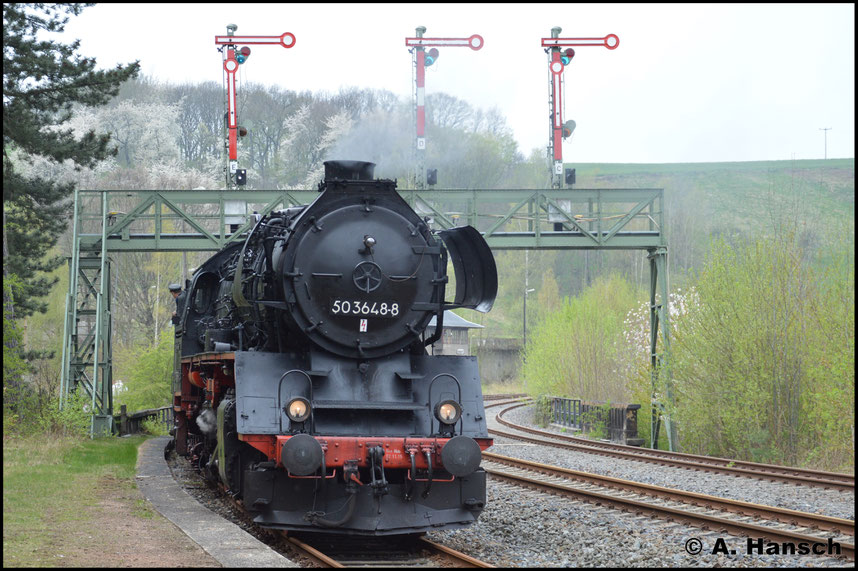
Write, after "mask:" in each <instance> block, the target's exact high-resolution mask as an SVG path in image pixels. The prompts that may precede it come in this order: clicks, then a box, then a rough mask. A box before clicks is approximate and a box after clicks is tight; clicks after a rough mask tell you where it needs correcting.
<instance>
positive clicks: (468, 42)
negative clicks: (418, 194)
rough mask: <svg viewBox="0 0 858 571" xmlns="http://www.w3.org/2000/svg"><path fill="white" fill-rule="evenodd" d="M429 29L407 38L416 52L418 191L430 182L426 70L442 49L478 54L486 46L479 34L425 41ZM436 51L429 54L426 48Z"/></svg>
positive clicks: (415, 92) (423, 27)
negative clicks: (427, 173) (427, 154)
mask: <svg viewBox="0 0 858 571" xmlns="http://www.w3.org/2000/svg"><path fill="white" fill-rule="evenodd" d="M425 33H426V27H425V26H420V27H418V28H417V36H416V37H414V38H405V45H406V46H407V47H409V48H413V49H411V50H409V51H411V52H412V53H413V54H414V60H413V63H412V66H413V68H414V69H415V74H414V77H415V82H414V109H415V111H414V114H415V117H416V125H417V130H416V133H417V135H416V138H415V149H416V150H415V153H416V156H417V175H416V178H417V181H416V188H417V189H418V190H422V189H423V188H425V187H424V185H425V184H426V183H427V179H426V107H425V105H426V103H425V96H426V68H427V67H428V66H430V65H432V64H433V63H435V60H437V59H438V48H439V47H451V48H456V47H458V48H464V47H467V48H471V49H472V50H474V51H477V50H479V49H481V48H482V47H483V44H484V43H485V42H484V41H483V37H482V36H480V35H479V34H474V35H473V36H471V37H469V38H424V37H423V34H425ZM427 47H428V48H432V49H430V50H429V51H428V52H427V51H426V50H425V48H427ZM428 183H429V184H430V185H433V184H435V173H434V172H433V177H432V180H430V181H428Z"/></svg>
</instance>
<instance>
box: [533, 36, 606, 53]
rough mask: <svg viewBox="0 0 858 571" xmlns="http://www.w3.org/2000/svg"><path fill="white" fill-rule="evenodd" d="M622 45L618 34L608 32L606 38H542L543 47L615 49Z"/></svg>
mask: <svg viewBox="0 0 858 571" xmlns="http://www.w3.org/2000/svg"><path fill="white" fill-rule="evenodd" d="M619 45H620V38H618V37H617V35H616V34H608V35H607V36H605V37H604V38H542V47H543V48H565V47H573V46H605V47H606V48H608V49H609V50H615V49H617V48H618V47H619Z"/></svg>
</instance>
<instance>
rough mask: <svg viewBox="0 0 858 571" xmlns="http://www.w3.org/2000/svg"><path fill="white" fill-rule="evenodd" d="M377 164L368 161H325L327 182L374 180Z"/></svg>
mask: <svg viewBox="0 0 858 571" xmlns="http://www.w3.org/2000/svg"><path fill="white" fill-rule="evenodd" d="M373 169H375V163H368V162H366V161H325V180H326V181H327V180H331V179H334V178H338V179H345V180H372V175H373Z"/></svg>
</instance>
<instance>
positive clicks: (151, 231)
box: [61, 189, 676, 450]
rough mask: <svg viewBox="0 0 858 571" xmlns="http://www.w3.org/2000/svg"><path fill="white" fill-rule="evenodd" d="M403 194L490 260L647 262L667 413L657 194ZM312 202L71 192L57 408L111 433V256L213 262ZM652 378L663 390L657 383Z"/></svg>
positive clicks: (269, 194)
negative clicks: (522, 254)
mask: <svg viewBox="0 0 858 571" xmlns="http://www.w3.org/2000/svg"><path fill="white" fill-rule="evenodd" d="M400 193H401V195H402V196H403V198H405V199H406V200H407V201H408V202H409V204H410V205H411V206H412V207H413V208H414V209H415V210H416V211H417V212H418V213H419V214H420V215H421V216H424V217H428V218H429V219H430V220H431V226H432V227H433V228H436V229H445V228H451V227H454V226H456V225H457V224H470V225H471V226H474V227H475V228H477V229H478V230H479V231H480V232H482V234H483V236H484V237H485V239H486V241H487V242H488V244H489V246H490V247H491V248H492V249H494V250H527V249H533V250H545V249H569V250H628V249H633V250H644V251H646V253H647V256H648V258H649V262H650V277H651V279H650V326H651V330H650V356H651V368H652V382H653V395H654V403H655V402H662V401H663V400H664V401H666V402H667V403H672V402H673V394H672V388H671V385H672V382H671V376H670V369H669V359H668V354H669V348H670V337H669V321H668V315H669V308H668V284H667V237H666V235H665V226H664V191H663V190H662V189H550V190H525V189H521V190H479V189H475V190H440V189H439V190H402V191H400ZM317 195H318V192H316V191H307V190H300V191H275V190H162V191H155V190H129V191H125V190H123V191H118V190H97V191H96V190H78V191H76V192H75V201H74V215H73V234H72V236H73V246H72V255H71V257H70V260H69V271H70V274H69V275H70V279H69V290H68V295H67V298H66V320H65V327H64V332H63V341H64V342H63V365H62V380H61V383H62V387H61V392H62V395H63V398H64V399H65V398H66V397H67V396H68V395H69V394H71V393H72V392H74V391H77V390H78V389H80V388H83V390H84V391H86V395H87V397H88V398H89V399H90V402H91V407H92V425H91V434H92V435H97V434H103V433H108V434H109V433H110V432H111V431H112V428H113V398H112V384H113V382H112V381H113V377H112V374H113V371H112V369H113V352H112V346H111V322H112V305H111V297H112V295H111V275H110V256H111V255H112V254H116V253H119V252H165V251H171V252H182V251H185V252H187V251H217V250H220V249H221V248H223V247H224V246H227V245H229V244H231V243H233V242H235V241H237V240H241V239H242V234H244V233H246V232H247V231H248V230H249V229H250V228H251V226H252V225H253V223H254V216H253V215H252V214H253V213H254V212H256V213H259V214H260V215H265V214H268V213H269V212H272V211H274V210H278V209H282V208H288V207H290V206H295V205H300V204H309V203H310V202H312V201H313V200H314V199H315V197H316V196H317ZM236 201H239V202H244V203H246V209H245V212H244V214H242V215H238V216H236V215H235V214H234V211H233V210H231V209H227V208H225V204H227V203H230V204H233V205H234V204H235V203H236ZM659 334H660V335H661V339H662V342H661V344H660V345H659V342H658V341H659ZM659 378H661V379H662V380H663V381H664V383H663V385H659V384H658V383H657V381H658V380H659ZM657 386H664V387H665V393H664V394H663V395H662V394H656V387H657ZM61 406H62V405H61ZM659 406H660V405H659ZM654 410H655V409H654ZM661 412H665V411H664V410H662V411H661ZM659 414H660V413H659ZM653 418H655V414H654V416H653ZM666 418H667V419H666V428H667V435H668V442H669V447H670V449H671V450H672V449H674V446H675V444H674V443H675V436H676V433H675V427H674V426H673V425H672V423H671V422H670V416H669V414H668V415H667V417H666ZM653 433H654V435H655V433H656V430H654V431H653Z"/></svg>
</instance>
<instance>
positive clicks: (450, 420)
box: [173, 161, 497, 536]
mask: <svg viewBox="0 0 858 571" xmlns="http://www.w3.org/2000/svg"><path fill="white" fill-rule="evenodd" d="M374 166H375V165H374V164H373V163H367V162H360V161H329V162H326V163H325V179H324V181H323V182H322V183H320V184H319V190H320V194H319V195H318V197H317V198H316V200H314V201H313V202H312V203H311V204H309V205H306V206H299V207H293V208H288V209H285V210H281V211H277V212H273V213H272V214H270V215H266V216H261V217H258V220H257V221H256V223H255V225H254V226H253V229H252V230H251V231H250V232H249V233H248V234H247V236H246V238H245V239H244V241H243V242H242V243H238V244H234V245H231V246H228V247H226V248H224V249H223V250H221V251H220V252H218V253H217V254H215V255H214V256H213V257H211V258H210V259H208V260H207V261H206V262H205V263H204V264H203V265H201V266H200V267H199V268H198V270H197V271H196V272H195V273H194V275H193V278H192V279H191V280H189V281H188V283H187V284H186V285H187V288H186V290H185V292H183V294H182V299H181V300H180V303H181V307H180V308H179V311H178V315H177V328H176V358H175V372H174V376H173V394H174V402H173V405H174V410H175V412H176V414H175V418H176V424H175V427H174V435H175V449H176V451H177V453H179V454H181V455H185V456H189V457H190V459H191V460H192V462H194V464H195V465H196V466H197V467H198V469H199V470H201V471H202V472H203V473H204V474H205V475H206V477H208V478H209V479H211V480H212V481H215V482H218V483H219V484H220V485H221V486H222V487H223V488H224V489H226V490H227V491H228V492H229V493H230V494H232V495H233V496H234V497H236V498H238V499H240V500H241V502H242V504H243V506H244V508H245V509H246V510H248V511H249V512H250V514H251V515H252V516H253V518H254V520H255V521H256V522H257V523H258V524H260V525H262V526H265V527H271V528H278V529H285V530H301V531H308V530H310V531H315V532H323V533H324V532H326V533H337V534H345V535H358V536H359V535H366V536H370V535H394V534H415V533H423V532H425V531H428V530H430V529H439V528H441V529H443V528H458V527H463V526H466V525H469V524H471V523H473V522H474V521H476V519H477V518H478V517H479V514H480V513H481V512H482V510H483V508H484V506H485V501H486V478H485V472H484V471H483V470H482V468H480V467H479V465H480V458H481V456H480V455H481V452H482V450H485V449H486V448H488V447H489V446H491V444H492V440H491V439H490V438H489V437H488V432H487V429H486V421H485V411H484V408H483V401H482V390H481V387H480V376H479V372H478V369H477V363H476V359H475V358H474V357H468V356H446V355H440V356H434V355H430V354H429V352H428V350H427V347H429V346H431V345H432V344H433V343H435V342H436V341H437V340H438V339H439V338H440V336H441V334H442V329H443V315H444V311H445V310H448V309H452V308H470V309H475V310H478V311H482V312H485V311H488V310H489V309H491V306H492V304H493V302H494V299H495V296H496V294H497V269H496V267H495V263H494V258H493V256H492V253H491V251H490V250H489V248H488V245H487V244H486V242H485V240H484V239H483V238H482V236H481V235H480V234H479V232H477V231H476V230H475V229H474V228H472V227H470V226H465V227H460V228H454V229H451V230H443V231H440V232H436V231H432V230H430V228H429V227H428V226H427V223H426V221H425V220H423V219H421V218H420V216H419V215H418V214H417V213H416V212H414V210H412V208H411V207H410V206H409V205H408V204H407V203H406V202H405V201H404V200H403V199H402V198H401V197H400V196H399V194H398V193H397V192H396V183H395V181H392V180H387V179H374V178H373V169H374ZM448 255H449V260H450V261H451V262H452V265H453V268H454V273H455V280H456V281H455V283H456V287H455V296H454V299H453V300H452V301H445V290H446V286H447V283H448V275H447V263H448ZM433 317H435V319H436V327H435V331H434V333H433V334H431V335H429V334H428V333H427V325H428V324H429V322H430V320H432V318H433Z"/></svg>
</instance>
